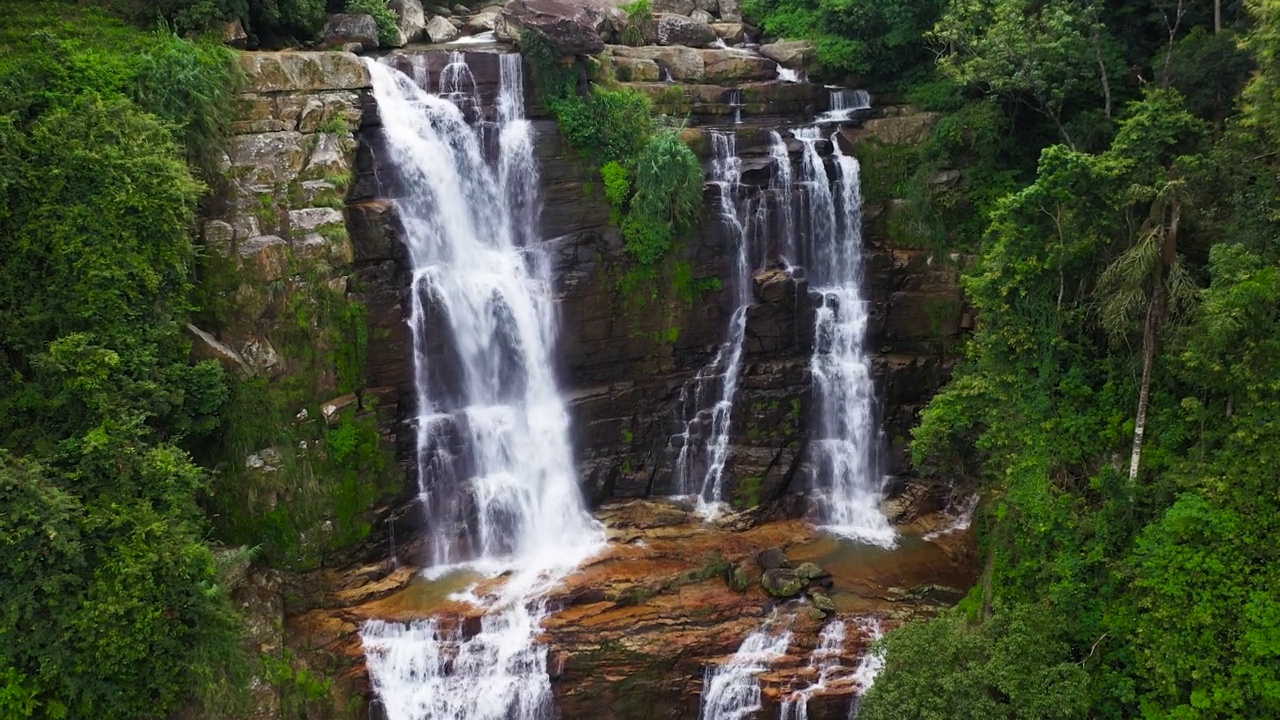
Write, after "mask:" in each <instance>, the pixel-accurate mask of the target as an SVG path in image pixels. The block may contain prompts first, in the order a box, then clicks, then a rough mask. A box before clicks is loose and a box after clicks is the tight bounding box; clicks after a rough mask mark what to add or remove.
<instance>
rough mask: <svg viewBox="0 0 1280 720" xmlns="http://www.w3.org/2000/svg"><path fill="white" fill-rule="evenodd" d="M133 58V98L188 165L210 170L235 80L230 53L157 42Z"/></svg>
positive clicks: (203, 45)
mask: <svg viewBox="0 0 1280 720" xmlns="http://www.w3.org/2000/svg"><path fill="white" fill-rule="evenodd" d="M158 40H159V42H157V43H156V45H155V47H153V48H151V49H149V50H147V51H144V52H143V53H142V55H141V56H140V57H139V58H138V60H137V62H138V69H137V78H136V80H135V81H134V82H135V88H134V98H135V99H136V100H137V101H138V104H139V105H141V106H142V107H143V108H145V109H146V110H147V111H148V112H151V113H153V114H155V115H156V116H158V117H160V118H161V119H163V120H165V121H166V122H168V123H170V125H171V126H172V127H173V128H175V130H176V132H177V133H178V134H179V135H180V137H181V138H182V140H183V142H184V144H185V145H186V147H187V151H188V153H189V156H190V159H191V161H192V163H193V164H195V165H196V166H197V167H199V168H200V169H201V170H202V171H203V172H204V173H205V174H206V175H212V174H213V172H214V171H215V170H216V163H217V161H218V156H219V154H220V152H221V150H222V138H223V137H225V136H226V134H227V130H228V127H229V124H230V122H231V111H232V108H233V107H234V106H233V104H232V100H233V98H234V96H235V93H236V92H237V91H238V90H239V86H240V81H241V77H240V74H239V68H238V66H237V65H236V64H235V59H234V56H233V55H232V52H231V50H229V49H228V48H225V47H223V46H221V45H218V44H215V43H213V42H197V43H191V42H186V41H184V40H181V39H179V38H178V37H177V36H174V35H169V36H164V35H160V36H158Z"/></svg>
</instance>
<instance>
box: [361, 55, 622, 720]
mask: <svg viewBox="0 0 1280 720" xmlns="http://www.w3.org/2000/svg"><path fill="white" fill-rule="evenodd" d="M366 64H367V65H368V67H369V72H370V75H371V77H372V81H373V93H374V97H375V99H376V100H377V103H378V115H379V117H380V119H381V121H382V131H383V134H384V138H385V141H386V150H387V160H388V164H389V166H390V167H391V168H392V169H393V170H394V172H395V174H396V175H397V176H398V177H397V180H398V183H397V187H398V188H399V193H398V196H397V197H395V198H393V200H394V202H395V205H396V208H397V210H398V212H399V216H400V220H401V222H402V224H403V227H404V231H405V235H404V241H405V244H406V246H407V247H408V250H409V256H410V262H411V265H412V268H413V278H412V284H411V287H410V291H409V297H408V298H407V300H408V302H409V305H410V312H409V317H408V323H409V326H410V330H411V334H412V337H413V347H414V387H415V393H416V398H415V399H416V407H417V414H416V417H415V418H414V421H413V422H414V427H415V431H416V471H417V472H416V475H417V480H418V487H419V501H420V504H421V506H422V509H423V512H424V513H425V516H426V522H427V527H428V531H429V533H430V537H429V542H428V546H429V547H430V553H431V558H430V563H429V564H430V566H431V567H430V570H429V571H428V572H429V574H430V575H434V576H438V575H442V574H445V573H448V572H451V571H453V570H455V569H458V568H463V567H466V568H471V569H474V570H478V571H480V572H482V573H485V574H489V575H495V574H498V573H502V572H506V571H514V572H513V573H512V575H511V577H509V578H508V579H507V581H506V583H505V584H504V585H503V586H502V589H501V590H499V591H497V592H496V593H494V594H491V595H488V596H484V597H476V596H474V595H471V596H469V598H468V599H470V600H471V601H472V602H473V603H476V604H477V605H479V606H480V607H481V609H482V610H483V612H484V613H485V615H484V617H483V618H482V620H481V623H480V625H481V629H480V631H479V633H478V634H475V635H473V636H470V637H468V636H465V635H464V634H463V633H462V630H461V629H460V627H458V625H457V624H456V623H455V624H453V625H452V626H450V627H444V626H442V625H441V624H440V623H439V622H438V621H437V620H435V619H431V620H425V621H421V622H415V623H412V624H410V625H403V624H398V623H383V622H376V621H375V622H369V623H367V624H366V625H365V626H364V627H363V628H362V629H361V637H362V639H363V642H364V647H365V652H366V654H367V656H368V666H369V672H370V678H371V680H372V683H373V688H374V690H375V692H376V693H377V695H378V697H379V700H380V702H381V703H382V705H383V707H384V709H385V710H386V713H387V716H388V718H390V720H541V719H543V718H548V717H551V715H552V714H553V713H554V708H553V707H552V702H551V694H550V680H549V679H548V677H547V670H546V648H545V647H543V646H541V645H539V644H537V642H536V637H537V634H538V632H539V626H540V622H541V620H542V618H543V616H544V615H545V607H544V605H543V604H542V602H540V601H539V599H538V598H539V597H540V596H541V595H542V594H543V593H544V592H545V591H546V590H547V589H549V588H550V587H551V586H552V585H553V584H554V583H555V582H556V581H557V580H558V579H559V578H560V577H563V575H564V574H566V573H568V572H570V571H571V570H572V569H573V568H574V567H576V566H577V565H578V564H579V563H580V562H581V561H582V560H583V559H585V557H586V556H587V555H589V554H591V553H592V552H594V551H595V549H596V548H597V547H598V546H599V544H600V543H601V542H602V533H601V531H600V529H599V528H598V526H597V525H596V523H595V522H594V521H593V520H592V519H591V518H590V516H589V515H588V514H587V512H586V510H585V508H584V505H583V502H582V498H581V495H580V493H579V490H578V485H577V477H576V473H575V468H574V464H573V455H572V451H571V447H570V439H569V416H568V413H567V411H566V408H565V404H564V401H563V399H562V397H561V395H560V392H559V390H558V388H557V387H556V383H555V379H554V376H553V372H552V348H553V346H554V343H555V338H556V331H557V327H556V314H555V311H554V307H553V295H552V291H551V278H550V276H549V274H548V263H547V261H546V259H545V257H544V256H543V252H542V250H541V248H540V247H539V242H538V240H539V239H538V234H537V233H538V230H537V216H538V199H537V194H536V188H537V167H536V163H535V162H534V158H533V136H532V129H531V127H530V125H529V122H528V121H527V120H526V119H525V118H524V111H523V97H522V92H523V87H522V85H523V83H522V74H521V60H520V57H519V56H518V55H504V56H503V57H502V58H501V77H500V89H499V97H498V102H497V112H496V117H497V123H498V148H499V150H498V157H497V158H496V159H494V160H493V161H492V162H490V161H488V160H486V158H485V156H484V151H483V148H484V143H483V142H482V137H481V134H480V132H479V130H478V128H477V127H473V126H472V125H470V124H468V117H470V113H471V112H472V111H476V115H479V114H482V113H479V112H478V111H479V109H480V108H479V104H480V97H479V94H478V93H477V92H476V84H475V81H474V79H473V78H472V77H471V73H470V70H469V68H467V66H466V62H465V58H464V56H463V55H462V54H461V53H454V54H453V57H452V58H451V61H450V63H449V65H448V66H447V67H446V68H445V69H444V71H443V72H442V74H441V77H440V78H439V83H438V86H439V88H440V91H441V96H436V95H432V94H430V93H428V92H426V91H425V90H424V89H423V87H425V86H427V82H426V78H419V82H418V83H415V82H414V80H413V79H410V78H409V77H408V76H406V75H404V74H402V73H400V72H397V71H396V70H393V69H391V68H390V67H387V66H386V65H383V64H380V63H376V62H373V61H368V60H366ZM414 69H415V75H418V74H420V72H419V67H418V66H414ZM420 84H421V86H420ZM464 111H465V113H466V114H464Z"/></svg>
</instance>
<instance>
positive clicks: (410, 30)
mask: <svg viewBox="0 0 1280 720" xmlns="http://www.w3.org/2000/svg"><path fill="white" fill-rule="evenodd" d="M387 7H389V8H391V11H392V12H394V13H395V14H396V27H398V28H400V35H401V36H402V39H403V40H404V41H405V42H406V43H411V42H418V41H419V40H421V39H423V37H425V35H426V31H427V15H426V12H424V11H423V9H422V2H421V0H391V2H389V3H387Z"/></svg>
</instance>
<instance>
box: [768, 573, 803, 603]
mask: <svg viewBox="0 0 1280 720" xmlns="http://www.w3.org/2000/svg"><path fill="white" fill-rule="evenodd" d="M760 584H761V585H763V586H764V589H765V592H767V593H769V594H770V595H772V596H774V597H776V598H791V597H795V596H797V595H799V594H800V593H802V592H804V588H805V585H807V583H806V582H805V581H804V578H801V577H799V576H797V575H796V574H795V572H794V571H792V570H787V569H786V568H774V569H773V570H765V571H764V576H763V577H762V578H760Z"/></svg>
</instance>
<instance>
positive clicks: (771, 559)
mask: <svg viewBox="0 0 1280 720" xmlns="http://www.w3.org/2000/svg"><path fill="white" fill-rule="evenodd" d="M756 561H757V562H759V563H760V567H762V568H764V569H765V570H777V569H780V568H781V569H789V568H790V567H791V563H790V562H789V561H788V560H787V556H786V554H785V553H783V552H782V548H776V547H771V548H767V549H765V550H762V551H761V552H760V554H759V555H757V556H756Z"/></svg>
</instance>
